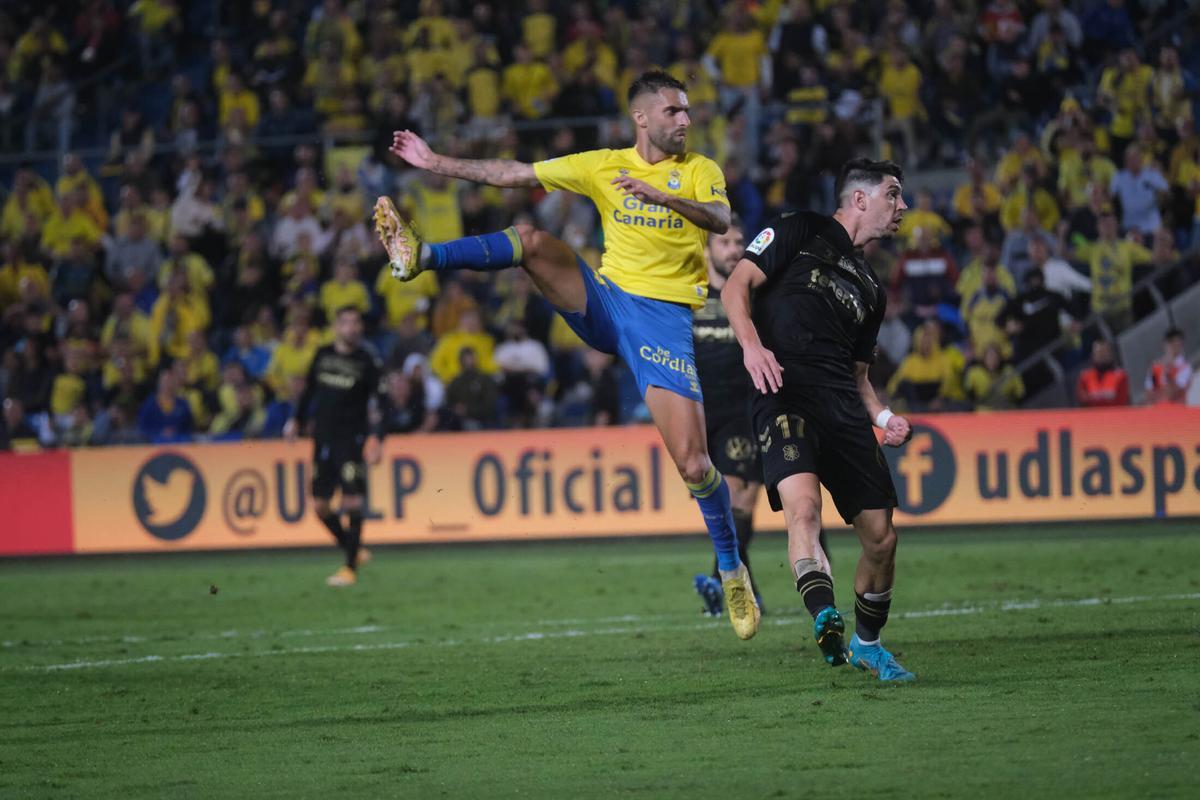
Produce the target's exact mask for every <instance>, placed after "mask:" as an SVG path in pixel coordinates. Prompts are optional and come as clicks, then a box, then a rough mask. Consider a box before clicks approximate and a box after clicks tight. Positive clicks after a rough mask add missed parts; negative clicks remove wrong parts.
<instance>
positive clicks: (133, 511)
mask: <svg viewBox="0 0 1200 800" xmlns="http://www.w3.org/2000/svg"><path fill="white" fill-rule="evenodd" d="M913 423H914V435H913V438H912V441H911V442H910V443H909V444H907V445H906V446H905V447H903V448H899V449H893V448H886V447H885V448H883V450H884V453H885V457H886V458H887V462H888V465H889V467H890V468H891V472H892V477H893V480H894V481H895V484H896V491H897V496H898V498H899V501H900V508H899V509H898V511H897V515H896V519H897V522H898V523H899V524H900V525H906V524H932V525H944V524H972V523H996V522H1009V521H1026V520H1041V521H1060V520H1089V519H1101V518H1109V519H1148V518H1154V517H1182V516H1198V515H1200V410H1197V409H1186V408H1161V407H1156V408H1133V409H1116V410H1110V409H1106V410H1095V411H1089V410H1074V411H1058V412H1003V413H1000V412H997V413H990V414H945V415H930V416H920V417H915V418H914V419H913ZM311 455H312V453H311V446H310V445H309V444H307V443H301V444H296V445H286V444H283V443H278V442H255V443H244V444H214V445H193V446H171V447H134V448H111V449H89V450H81V451H75V452H73V453H71V455H70V465H71V468H70V483H69V486H70V487H71V488H72V489H73V491H71V492H70V493H69V496H70V500H71V502H70V504H69V505H70V508H73V512H74V519H75V521H76V522H75V547H76V549H77V550H78V551H79V552H91V553H96V552H124V551H156V550H193V549H196V550H199V549H226V548H239V547H292V546H312V545H325V544H328V543H329V536H328V534H327V533H326V531H325V530H324V528H322V527H321V525H320V524H319V523H318V522H317V520H316V519H315V518H314V517H313V515H312V504H311V501H310V500H309V499H308V497H307V493H308V486H309V480H310V477H311V476H310V472H309V470H310V466H309V462H310V459H311ZM54 458H60V459H62V458H66V457H65V456H54ZM47 463H49V462H47ZM21 477H22V486H26V485H28V482H27V481H25V480H24V478H25V476H24V474H23V473H22V476H21ZM51 483H55V484H56V485H57V486H58V487H66V486H68V482H67V481H66V480H65V479H64V478H59V479H58V480H57V481H51ZM35 491H40V490H38V489H35ZM65 491H66V489H65V488H62V489H61V490H60V489H55V490H54V491H53V493H52V494H46V493H45V492H42V493H41V494H39V495H37V497H38V499H36V500H33V501H29V500H27V499H26V498H25V492H24V490H23V489H22V491H20V492H19V493H18V494H17V495H13V496H12V497H11V499H10V500H9V503H10V505H11V504H12V503H17V504H22V503H24V504H25V506H26V508H25V510H24V512H23V513H24V516H23V517H22V519H24V520H25V522H23V523H22V526H24V527H25V528H26V529H27V531H32V532H34V533H36V532H37V531H39V530H45V529H49V528H53V527H54V526H55V525H58V526H59V527H60V528H61V527H62V526H64V525H65V526H67V530H68V531H69V525H70V523H69V512H62V509H65V508H67V507H68V504H67V503H65V502H62V501H63V500H64V499H65V498H66V497H67V494H64V492H65ZM18 495H19V496H18ZM55 499H56V500H55ZM368 509H369V514H368V521H367V525H366V527H365V532H364V535H365V537H366V538H367V540H368V541H374V542H379V543H399V542H460V541H482V540H492V539H509V540H511V539H547V538H569V537H582V536H637V535H645V534H677V533H697V534H698V533H702V532H703V531H704V526H703V521H702V519H701V517H700V513H699V511H698V509H697V508H696V504H695V502H694V501H693V500H692V499H691V495H690V494H689V493H688V490H687V488H686V487H685V486H684V484H683V482H682V481H680V480H679V478H678V475H677V474H676V472H675V470H674V467H673V466H672V464H671V461H670V458H669V457H668V456H667V454H666V451H665V449H664V448H663V446H662V441H661V439H660V438H659V435H658V433H657V432H656V431H655V430H654V429H653V428H650V427H646V426H631V427H622V428H602V429H573V430H554V431H512V432H492V433H470V434H465V433H464V434H423V435H414V436H395V437H391V438H389V439H388V440H387V442H386V445H385V448H384V458H383V461H382V463H380V464H379V465H377V466H375V467H372V468H371V470H370V475H369V504H368ZM59 513H67V514H68V515H67V516H66V517H64V518H62V519H65V520H66V521H65V522H63V521H62V519H60V520H59V521H58V522H55V521H54V519H55V517H54V515H55V514H59ZM47 522H48V525H47V524H45V523H47ZM825 523H826V525H828V526H830V527H834V528H837V527H842V526H843V523H842V521H841V519H840V518H839V517H838V516H837V512H836V509H835V508H834V506H833V503H832V502H830V501H829V498H828V497H826V503H825ZM756 524H757V526H758V528H759V529H760V530H764V529H779V528H781V527H782V526H783V525H782V518H781V517H780V516H779V515H777V514H773V513H771V512H770V510H769V508H768V506H767V503H766V502H765V500H764V501H761V502H760V504H759V507H758V511H757V517H756ZM28 535H29V536H33V535H34V534H28ZM6 538H9V539H10V540H13V539H12V537H6ZM13 541H15V540H13ZM56 541H59V542H60V544H59V545H55V546H56V547H62V546H63V545H62V544H61V542H62V541H64V540H63V539H62V538H61V536H60V539H59V540H56ZM66 541H68V542H69V540H66ZM26 546H28V545H26ZM67 546H69V544H68V545H67ZM55 552H58V550H55Z"/></svg>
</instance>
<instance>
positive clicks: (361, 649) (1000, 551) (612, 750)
mask: <svg viewBox="0 0 1200 800" xmlns="http://www.w3.org/2000/svg"><path fill="white" fill-rule="evenodd" d="M1197 533H1200V525H1198V524H1197V523H1196V522H1194V521H1191V522H1174V523H1165V522H1164V523H1156V524H1148V523H1146V524H1124V525H1116V524H1112V525H1109V524H1076V525H1070V526H1022V527H1020V528H1008V529H994V530H980V531H964V532H950V531H931V532H910V533H905V532H903V531H902V532H901V548H900V554H899V578H898V584H897V594H896V601H895V606H894V608H893V619H892V622H891V623H890V624H889V626H888V629H887V631H886V633H885V641H887V642H888V643H889V644H890V646H891V648H892V649H893V650H894V651H896V652H897V653H898V654H899V655H900V659H901V661H902V663H904V664H905V665H906V666H907V667H909V668H910V669H912V670H913V671H915V672H916V673H917V674H918V676H919V680H918V682H917V683H915V684H913V685H907V686H885V685H881V684H879V683H878V682H877V681H876V680H875V679H873V678H872V677H870V676H868V675H865V674H863V673H859V672H855V671H853V670H852V668H850V667H843V668H839V669H837V670H833V669H830V668H829V667H827V666H826V665H825V664H824V662H823V661H821V659H820V656H819V654H818V652H817V649H816V646H815V645H814V644H813V643H812V641H811V623H810V621H809V619H808V617H807V615H806V614H805V613H804V612H803V609H802V606H801V604H800V602H799V597H798V595H796V593H795V591H794V589H793V588H792V586H791V583H790V580H789V576H788V570H787V567H786V566H785V565H784V561H785V556H784V542H783V539H782V538H781V537H780V536H778V535H775V536H763V537H761V538H760V540H759V541H757V542H755V544H754V548H753V555H754V557H755V564H756V566H757V568H758V576H759V580H760V581H761V583H762V585H763V588H764V592H765V595H766V602H767V606H768V610H769V612H770V613H769V615H768V616H767V617H766V618H765V619H764V625H763V628H762V630H761V631H760V632H759V635H758V636H757V637H756V638H755V639H754V640H752V641H750V642H740V641H738V640H737V639H736V638H735V637H734V635H733V633H732V631H731V630H730V628H729V625H728V622H726V621H708V620H705V619H704V618H702V617H701V616H700V615H699V613H698V609H699V602H698V600H697V599H696V598H695V596H694V595H693V594H692V592H691V577H692V575H693V573H695V572H697V571H701V570H702V569H704V568H705V567H707V566H708V564H709V558H710V555H709V549H708V545H707V541H706V540H701V539H699V538H687V539H678V540H651V541H636V540H635V541H627V542H620V543H608V542H603V543H553V544H529V545H517V546H480V547H445V548H422V549H416V548H410V549H388V550H381V551H379V552H377V553H376V559H375V561H374V562H373V563H372V564H370V565H369V566H367V567H365V568H364V570H363V576H362V581H361V582H360V584H359V585H358V586H357V587H355V588H353V589H349V590H340V591H339V590H333V589H328V588H326V587H325V586H324V585H323V579H324V577H325V575H326V574H328V573H329V572H331V571H332V570H333V568H334V567H335V566H336V556H335V555H334V554H333V552H332V550H331V551H330V552H327V553H315V552H303V553H255V554H214V555H188V556H178V557H175V556H171V557H157V558H150V557H146V558H120V559H111V558H106V559H93V560H87V559H80V560H71V561H66V560H64V561H9V562H4V563H0V642H2V645H0V686H2V687H3V689H2V691H0V797H14V798H18V797H19V798H25V797H89V798H107V797H112V798H138V797H198V798H210V797H281V798H283V797H286V798H294V797H321V798H328V797H405V798H429V797H435V798H436V797H449V798H474V797H481V798H482V797H486V798H494V797H537V798H542V797H544V798H590V797H614V796H632V797H646V798H665V797H690V798H697V797H713V798H738V800H751V799H752V798H773V797H780V798H792V797H795V798H826V797H870V796H874V797H886V798H941V797H945V798H958V797H971V798H977V797H996V798H1014V797H1020V798H1030V799H1031V800H1032V798H1041V797H1053V798H1104V797H1112V798H1133V797H1136V798H1154V797H1163V798H1167V797H1181V798H1182V797H1196V796H1197V795H1196V792H1197V789H1196V785H1195V784H1196V778H1195V769H1196V764H1197V763H1200V569H1198V568H1197V566H1198V565H1200V535H1196V534H1197ZM369 535H370V528H369V527H368V530H367V536H368V537H369ZM856 550H857V545H856V543H855V542H854V541H853V538H852V536H851V535H849V534H840V533H839V534H837V535H835V536H834V548H833V556H834V569H835V580H836V582H837V588H838V596H839V599H840V601H841V605H842V607H843V608H845V609H847V610H852V609H853V597H852V593H851V591H852V587H851V581H850V576H851V573H852V563H853V559H854V558H855V557H856ZM210 586H216V587H217V589H218V591H217V593H216V594H212V593H210Z"/></svg>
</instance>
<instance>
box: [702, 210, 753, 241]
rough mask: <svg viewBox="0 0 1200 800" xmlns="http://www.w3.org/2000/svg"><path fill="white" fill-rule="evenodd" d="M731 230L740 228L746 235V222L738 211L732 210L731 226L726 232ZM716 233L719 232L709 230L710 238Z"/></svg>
mask: <svg viewBox="0 0 1200 800" xmlns="http://www.w3.org/2000/svg"><path fill="white" fill-rule="evenodd" d="M730 230H740V231H742V235H743V236H745V235H746V224H745V222H743V221H742V217H739V216H738V215H737V213H736V212H730V227H728V228H727V229H726V233H728V231H730ZM716 235H718V234H716V233H714V231H709V233H708V239H712V237H713V236H716Z"/></svg>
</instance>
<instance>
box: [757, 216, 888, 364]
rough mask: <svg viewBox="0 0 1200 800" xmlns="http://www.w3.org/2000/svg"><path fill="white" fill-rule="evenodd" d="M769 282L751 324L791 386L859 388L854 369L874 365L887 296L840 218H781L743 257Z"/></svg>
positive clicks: (760, 293)
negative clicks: (864, 364)
mask: <svg viewBox="0 0 1200 800" xmlns="http://www.w3.org/2000/svg"><path fill="white" fill-rule="evenodd" d="M744 257H745V258H746V259H748V260H750V261H752V262H753V263H754V264H756V265H757V266H758V268H759V269H761V270H762V271H763V274H764V275H766V276H767V280H766V283H764V284H762V285H761V286H760V287H759V288H758V289H756V290H755V293H754V301H753V310H752V318H753V320H754V325H755V327H756V328H757V329H758V335H759V338H760V339H761V340H762V343H763V346H764V347H766V348H767V349H768V350H770V351H771V352H773V353H774V354H775V358H776V359H777V360H778V361H779V364H780V366H782V367H783V370H784V371H783V381H784V385H785V386H787V385H789V384H796V385H801V384H803V385H810V386H833V387H841V388H855V387H856V386H857V382H856V380H855V366H854V365H855V362H857V361H862V362H866V363H872V362H873V361H874V358H875V343H876V338H877V337H878V335H879V326H880V324H881V323H882V322H883V313H884V309H885V308H886V305H887V294H886V292H885V291H884V288H883V285H882V284H881V283H880V281H879V278H878V276H877V275H876V274H875V272H874V271H873V270H872V269H871V266H870V265H869V264H868V263H867V262H866V259H864V258H863V255H862V251H861V250H858V249H856V248H855V247H854V244H853V243H852V242H851V241H850V236H849V235H848V234H847V233H846V229H845V228H843V227H842V225H841V223H839V222H838V221H837V220H835V219H834V218H833V217H828V216H824V215H822V214H815V213H812V212H807V211H805V212H798V213H789V214H784V215H782V216H780V217H776V218H775V219H774V220H772V221H771V222H770V224H769V225H768V226H767V227H766V228H764V229H763V230H762V231H761V232H760V233H759V234H758V236H756V237H755V238H754V240H753V241H751V242H750V244H749V245H748V246H747V248H746V253H745V256H744Z"/></svg>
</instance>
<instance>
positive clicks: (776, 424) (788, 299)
mask: <svg viewBox="0 0 1200 800" xmlns="http://www.w3.org/2000/svg"><path fill="white" fill-rule="evenodd" d="M902 178H903V173H902V172H901V170H900V167H898V166H897V165H895V164H893V163H892V162H890V161H871V160H868V159H854V160H852V161H849V162H847V163H846V164H845V165H844V166H843V167H842V169H841V171H840V173H839V176H838V182H837V198H838V209H837V211H836V212H834V214H833V216H832V217H827V216H824V215H821V214H815V213H811V212H801V213H792V214H785V215H783V216H781V217H778V218H776V219H775V220H773V221H772V222H771V223H770V225H769V226H768V227H767V228H764V229H763V230H762V232H760V233H759V234H758V236H757V237H755V239H754V241H752V242H751V243H750V246H749V247H747V248H746V254H745V257H744V258H743V259H742V260H741V261H739V262H738V265H737V267H736V269H735V270H734V272H733V274H732V275H731V276H730V277H729V280H728V281H726V283H725V287H724V290H723V291H722V301H723V303H724V305H725V309H726V311H727V313H728V314H729V320H730V324H731V325H732V326H733V329H734V332H735V333H736V334H737V338H738V341H739V342H740V343H741V345H742V352H743V354H744V356H743V360H744V363H745V366H746V370H747V371H748V372H749V374H750V378H751V380H752V381H753V382H754V386H755V388H756V389H757V390H758V391H757V392H755V393H754V401H753V406H752V408H753V417H752V424H753V427H754V430H755V431H756V432H757V433H758V441H759V446H760V450H761V451H762V460H763V478H764V482H765V484H766V486H767V496H768V498H769V499H770V501H771V507H772V508H773V509H775V510H776V511H778V510H780V509H781V508H782V510H783V512H784V517H785V521H786V523H787V528H788V561H789V562H790V563H791V565H792V570H793V572H794V575H795V578H796V589H797V590H798V591H799V592H800V594H801V596H802V597H803V599H804V605H805V606H806V607H807V608H808V611H809V613H811V614H812V616H813V620H814V626H813V627H814V634H815V637H816V640H817V644H818V645H819V646H820V648H821V651H822V653H823V654H824V656H825V660H826V661H827V662H828V663H829V664H831V665H832V666H838V665H841V664H845V663H847V661H849V662H850V663H851V664H853V665H854V666H856V667H859V668H860V669H864V670H869V671H871V672H873V673H875V674H876V675H877V676H878V677H879V678H880V679H881V680H885V681H898V680H899V681H903V680H912V679H913V678H914V676H913V674H912V673H911V672H909V671H908V670H906V669H904V667H902V666H900V664H899V663H897V661H896V659H895V658H894V657H893V656H892V654H891V653H889V652H888V651H887V650H886V649H884V647H883V646H882V645H881V644H880V643H879V632H880V630H881V629H882V628H883V626H884V624H885V623H886V622H887V617H888V611H889V609H890V607H891V598H892V584H893V580H894V576H895V555H896V529H895V527H894V526H893V524H892V509H893V508H895V506H896V490H895V487H894V486H893V485H892V476H891V472H890V471H889V470H888V466H887V462H886V461H885V460H884V457H883V451H882V450H880V448H879V444H878V442H877V441H876V439H875V434H874V432H873V431H872V430H871V421H872V420H874V422H875V425H876V426H877V427H880V428H882V429H883V431H884V434H883V441H884V444H887V445H891V446H899V445H901V444H903V443H904V442H906V441H907V440H908V438H909V437H910V436H911V435H912V431H911V428H910V427H909V424H908V421H907V420H906V419H904V418H903V417H901V416H898V415H895V414H893V413H892V412H891V411H890V410H889V409H888V408H886V407H885V406H884V405H883V404H882V403H880V402H879V398H878V397H877V396H876V394H875V389H874V387H873V386H871V382H870V379H869V378H868V377H867V369H868V367H869V366H870V364H871V362H872V361H874V357H875V349H876V338H877V336H878V334H879V326H880V323H881V322H882V321H883V314H884V308H885V305H886V303H887V296H886V294H885V293H884V289H883V285H882V284H881V283H880V281H879V278H878V277H877V276H876V275H875V273H874V271H872V269H871V267H870V265H869V264H867V262H866V260H865V259H864V258H863V255H862V250H861V248H862V247H863V245H865V244H867V243H868V242H870V241H873V240H875V239H879V238H882V237H888V236H892V235H894V234H895V233H896V231H897V230H898V228H899V226H900V220H901V218H902V217H903V215H904V209H905V208H907V206H906V205H905V202H904V198H903V196H902V194H901V180H902ZM752 293H753V303H752V299H751V294H752ZM821 483H824V484H825V488H826V489H828V490H829V494H830V495H831V496H832V497H833V502H834V504H835V505H836V506H837V509H838V512H839V513H840V514H841V515H842V518H843V519H845V520H846V522H847V523H848V524H852V525H853V526H854V528H855V531H856V532H857V533H858V536H859V541H860V542H861V543H862V557H861V558H860V559H859V562H858V568H857V570H856V572H855V576H854V591H855V594H856V596H857V601H856V603H855V634H854V636H853V638H852V639H851V640H850V643H849V647H847V645H846V643H845V641H844V638H843V633H844V629H845V623H844V622H843V620H842V617H841V614H840V613H839V612H838V610H837V608H836V606H835V605H834V595H833V579H832V577H831V576H830V574H829V570H828V566H827V564H826V559H825V554H824V551H823V549H822V548H821V546H820V544H819V543H818V533H819V531H820V528H821V513H820V510H821V493H820V492H821V489H820V484H821Z"/></svg>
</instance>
